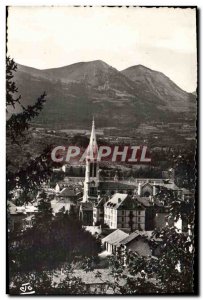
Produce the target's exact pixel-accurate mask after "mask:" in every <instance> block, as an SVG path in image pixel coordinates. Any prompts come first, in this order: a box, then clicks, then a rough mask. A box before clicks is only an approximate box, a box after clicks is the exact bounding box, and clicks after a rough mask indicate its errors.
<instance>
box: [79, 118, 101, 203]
mask: <svg viewBox="0 0 203 300" xmlns="http://www.w3.org/2000/svg"><path fill="white" fill-rule="evenodd" d="M98 171H99V164H98V146H97V140H96V131H95V123H94V118H93V120H92V131H91V135H90V142H89V145H88V147H87V152H86V171H85V181H84V192H83V200H82V202H89V200H95V199H97V187H98V183H99V172H98Z"/></svg>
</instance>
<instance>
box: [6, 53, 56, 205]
mask: <svg viewBox="0 0 203 300" xmlns="http://www.w3.org/2000/svg"><path fill="white" fill-rule="evenodd" d="M15 72H17V64H16V63H15V62H14V60H13V59H11V58H10V57H7V59H6V111H7V114H8V119H7V122H6V138H7V149H8V148H9V147H10V146H11V145H13V144H15V145H16V147H19V148H20V149H21V150H22V144H23V139H25V137H26V132H27V129H28V128H29V124H30V121H31V120H32V119H33V118H34V117H36V116H37V115H38V114H39V113H40V111H41V109H42V108H43V105H44V103H45V97H46V93H45V92H44V93H43V94H42V95H41V96H39V98H38V99H37V101H36V103H35V104H34V105H32V106H31V105H28V106H27V107H24V106H23V105H22V104H21V95H18V88H17V86H16V83H15V81H14V73H15ZM17 107H18V108H19V107H20V109H21V112H19V113H15V112H14V113H12V115H11V116H10V117H9V114H10V112H9V111H10V110H11V108H12V109H13V110H14V111H15V109H16V108H17ZM50 149H51V147H47V148H46V149H44V151H43V153H41V154H40V155H39V156H37V157H31V158H30V159H28V160H26V161H25V162H24V163H23V166H16V165H15V163H14V160H13V157H11V156H8V155H7V171H6V180H7V182H6V183H7V199H8V200H10V199H13V198H14V197H15V196H16V193H18V194H20V195H19V198H21V203H23V202H26V201H27V199H29V194H30V193H32V194H33V193H35V194H36V193H37V191H38V190H39V188H40V185H41V184H42V183H44V182H45V181H46V180H47V178H48V177H49V176H51V173H52V167H53V163H52V161H51V159H50ZM21 154H22V160H23V158H24V159H25V157H23V155H24V154H23V151H21ZM12 155H13V156H14V153H12Z"/></svg>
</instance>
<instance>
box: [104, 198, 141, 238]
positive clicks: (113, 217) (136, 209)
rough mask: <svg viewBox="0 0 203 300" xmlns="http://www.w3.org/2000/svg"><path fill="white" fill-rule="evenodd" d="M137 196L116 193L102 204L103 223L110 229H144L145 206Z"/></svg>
mask: <svg viewBox="0 0 203 300" xmlns="http://www.w3.org/2000/svg"><path fill="white" fill-rule="evenodd" d="M139 198H140V197H139V196H130V195H128V194H120V193H116V194H115V195H113V197H112V198H111V199H110V200H108V201H107V202H106V203H105V204H104V223H105V224H107V225H108V226H109V228H111V229H117V228H122V229H127V230H129V231H131V232H132V231H134V230H136V229H139V230H145V207H144V206H143V205H142V204H141V203H140V201H139Z"/></svg>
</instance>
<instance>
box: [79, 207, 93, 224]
mask: <svg viewBox="0 0 203 300" xmlns="http://www.w3.org/2000/svg"><path fill="white" fill-rule="evenodd" d="M79 219H80V221H81V222H82V224H83V225H85V226H88V225H89V226H91V225H92V224H93V204H92V202H82V201H81V204H80V209H79Z"/></svg>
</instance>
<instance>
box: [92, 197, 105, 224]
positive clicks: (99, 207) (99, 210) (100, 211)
mask: <svg viewBox="0 0 203 300" xmlns="http://www.w3.org/2000/svg"><path fill="white" fill-rule="evenodd" d="M107 201H108V197H103V198H101V199H99V200H98V203H95V204H94V207H93V225H97V224H99V225H103V224H104V204H105V203H106V202H107Z"/></svg>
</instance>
